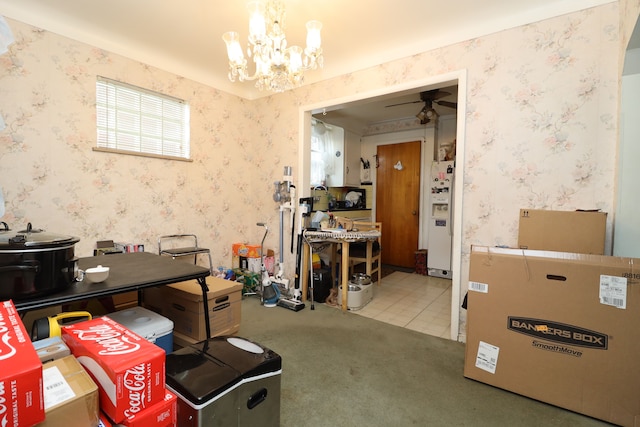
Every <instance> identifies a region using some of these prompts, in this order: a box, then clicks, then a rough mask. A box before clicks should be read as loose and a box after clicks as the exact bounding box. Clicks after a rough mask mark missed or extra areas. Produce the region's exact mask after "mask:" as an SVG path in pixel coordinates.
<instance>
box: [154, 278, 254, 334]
mask: <svg viewBox="0 0 640 427" xmlns="http://www.w3.org/2000/svg"><path fill="white" fill-rule="evenodd" d="M206 281H207V285H208V286H209V292H208V293H207V299H208V304H209V326H210V328H211V336H218V335H232V334H234V333H236V332H238V330H239V329H240V315H241V310H240V308H241V307H240V304H241V301H242V284H241V283H238V282H234V281H231V280H224V279H220V278H217V277H212V276H209V277H207V278H206ZM144 305H145V306H146V307H147V308H149V309H151V310H153V311H155V312H157V313H159V314H162V315H163V316H165V317H167V318H169V319H171V320H172V321H173V331H174V333H175V332H178V333H181V334H183V335H186V336H188V337H190V338H193V339H195V340H197V341H202V340H205V339H207V338H208V337H207V333H206V328H205V323H204V302H203V298H202V288H201V287H200V285H199V284H198V282H197V281H196V280H190V281H186V282H180V283H174V284H172V285H167V286H162V287H157V288H149V289H145V292H144Z"/></svg>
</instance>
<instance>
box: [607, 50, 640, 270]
mask: <svg viewBox="0 0 640 427" xmlns="http://www.w3.org/2000/svg"><path fill="white" fill-rule="evenodd" d="M624 74H625V75H623V76H622V99H621V103H620V151H619V153H618V193H617V196H618V200H617V209H616V215H615V222H614V235H613V255H615V256H626V257H634V258H640V221H639V220H638V212H640V196H638V182H640V168H639V167H638V162H639V161H640V98H638V94H640V49H634V50H630V51H627V54H626V58H625V66H624Z"/></svg>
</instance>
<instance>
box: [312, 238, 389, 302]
mask: <svg viewBox="0 0 640 427" xmlns="http://www.w3.org/2000/svg"><path fill="white" fill-rule="evenodd" d="M303 236H304V239H303V240H304V241H305V243H306V244H305V245H303V248H304V253H303V256H302V275H301V279H302V280H301V286H302V300H303V301H305V300H306V299H307V283H308V280H309V267H310V264H309V262H310V261H309V258H310V253H311V249H310V245H311V244H313V243H319V242H324V243H331V244H332V245H334V249H333V250H332V262H334V261H335V256H334V254H335V245H338V244H339V245H340V246H341V249H342V257H341V259H340V286H342V311H347V297H348V287H349V286H348V285H349V245H350V244H351V243H353V242H365V241H366V242H367V253H371V251H372V250H373V242H374V240H376V239H378V238H379V237H380V232H379V231H377V230H369V231H357V232H353V231H308V230H305V231H304V233H303ZM331 271H332V273H333V271H334V266H333V265H332V266H331ZM332 276H333V274H332Z"/></svg>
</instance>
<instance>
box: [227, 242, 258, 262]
mask: <svg viewBox="0 0 640 427" xmlns="http://www.w3.org/2000/svg"><path fill="white" fill-rule="evenodd" d="M232 251H233V255H234V256H238V257H245V258H258V259H259V258H260V257H261V249H260V245H249V244H247V243H234V244H233V245H232Z"/></svg>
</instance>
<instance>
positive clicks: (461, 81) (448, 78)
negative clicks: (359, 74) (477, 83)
mask: <svg viewBox="0 0 640 427" xmlns="http://www.w3.org/2000/svg"><path fill="white" fill-rule="evenodd" d="M451 85H456V86H457V87H458V109H457V116H458V117H459V120H457V123H456V141H457V150H456V153H457V154H456V164H457V165H458V166H457V172H458V174H459V176H464V149H465V125H466V123H465V117H466V93H467V72H466V70H458V71H454V72H450V73H447V74H443V75H440V76H436V77H430V78H425V79H423V80H418V81H412V82H407V83H403V84H400V85H395V86H391V87H383V88H380V89H377V90H374V91H369V92H359V93H355V94H352V95H350V96H347V97H342V98H335V99H328V100H324V101H322V102H318V103H314V104H307V105H302V106H301V107H300V108H299V115H298V127H299V129H300V130H301V131H300V133H299V140H298V165H299V166H298V171H299V173H298V188H301V197H308V196H309V195H310V193H311V188H310V186H309V185H308V184H309V182H310V141H311V116H312V115H313V114H318V113H322V112H323V111H328V110H331V109H335V110H338V109H343V108H346V107H348V106H350V105H358V104H362V103H366V102H367V101H369V100H374V99H380V98H381V97H387V98H388V99H389V98H393V97H394V96H395V95H399V94H407V93H414V94H417V93H420V92H421V91H424V90H431V89H437V88H439V87H446V86H451ZM462 186H463V180H462V179H460V180H456V183H455V190H454V194H455V200H454V206H455V209H454V212H453V256H452V277H451V284H452V291H451V336H450V339H452V340H454V341H458V340H459V338H460V336H459V324H460V304H461V302H462V299H461V277H460V276H461V269H462V209H461V207H462V206H463V200H462V198H463V188H462ZM423 193H424V189H423V190H422V191H421V197H422V198H424V194H423ZM463 332H464V331H463Z"/></svg>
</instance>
